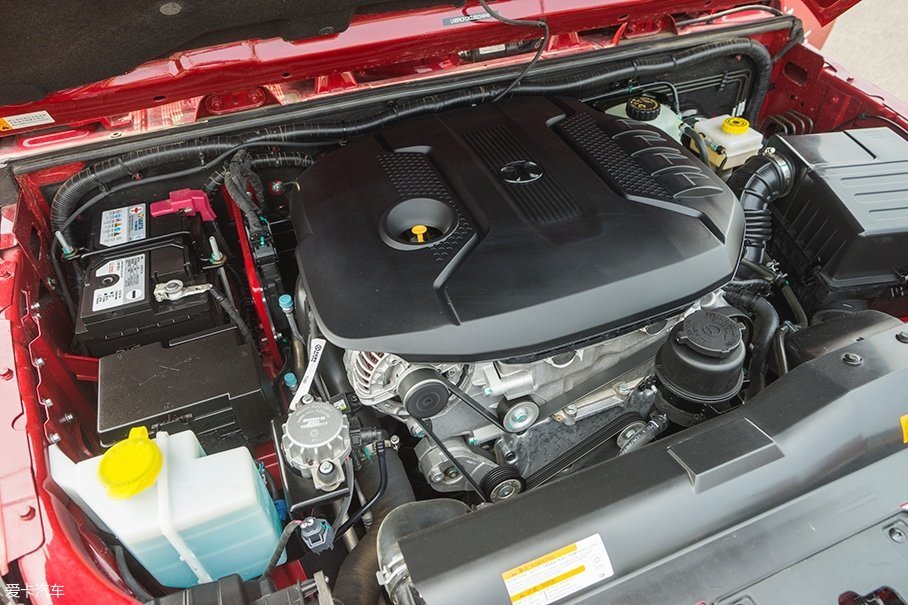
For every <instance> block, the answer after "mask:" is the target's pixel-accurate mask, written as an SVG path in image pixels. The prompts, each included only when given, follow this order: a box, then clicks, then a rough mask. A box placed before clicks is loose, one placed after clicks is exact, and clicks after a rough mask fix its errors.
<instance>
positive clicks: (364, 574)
mask: <svg viewBox="0 0 908 605" xmlns="http://www.w3.org/2000/svg"><path fill="white" fill-rule="evenodd" d="M385 464H386V472H387V485H386V487H385V493H384V495H383V496H382V497H381V498H379V499H378V500H377V501H376V502H375V504H374V505H373V506H372V509H371V510H372V526H371V528H370V529H369V530H368V531H367V532H366V533H365V535H364V536H363V537H362V539H360V541H359V544H357V545H356V548H354V549H353V550H352V551H351V552H350V554H349V555H347V558H346V559H344V563H343V565H341V568H340V571H339V572H338V574H337V580H336V581H335V583H334V586H333V588H334V594H333V596H334V599H335V602H338V601H339V602H340V603H342V604H343V605H360V604H368V605H372V604H373V603H375V602H377V601H378V597H379V594H380V593H381V587H380V586H379V585H378V581H377V580H376V578H375V574H376V572H378V543H377V540H378V528H379V527H380V526H381V522H382V521H383V520H384V518H385V517H386V516H387V515H388V513H390V512H391V511H392V510H394V509H395V508H397V507H398V506H400V505H401V504H405V503H407V502H413V500H414V497H413V488H412V487H411V486H410V481H409V480H408V479H407V473H406V471H405V470H404V465H403V464H402V463H401V461H400V458H399V457H398V455H397V452H395V451H394V450H393V449H390V448H388V449H386V450H385ZM356 478H357V480H358V481H359V485H360V487H361V488H362V490H363V492H364V493H366V494H373V493H375V492H376V491H377V490H378V488H379V483H380V482H381V477H380V473H379V468H378V463H377V461H376V460H374V459H373V460H372V461H371V462H369V463H367V464H364V465H363V467H362V469H360V471H359V473H357V475H356Z"/></svg>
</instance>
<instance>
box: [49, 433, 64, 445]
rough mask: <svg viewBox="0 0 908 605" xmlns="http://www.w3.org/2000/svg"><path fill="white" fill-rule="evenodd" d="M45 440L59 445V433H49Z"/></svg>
mask: <svg viewBox="0 0 908 605" xmlns="http://www.w3.org/2000/svg"><path fill="white" fill-rule="evenodd" d="M47 438H48V439H50V442H51V443H60V440H61V439H62V437H60V433H51V434H50V435H48V436H47Z"/></svg>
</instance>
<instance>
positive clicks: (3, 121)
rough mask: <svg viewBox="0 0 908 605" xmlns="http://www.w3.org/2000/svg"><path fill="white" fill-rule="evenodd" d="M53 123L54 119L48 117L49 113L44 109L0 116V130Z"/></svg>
mask: <svg viewBox="0 0 908 605" xmlns="http://www.w3.org/2000/svg"><path fill="white" fill-rule="evenodd" d="M53 123H54V119H53V118H52V117H50V114H49V113H47V112H46V111H32V112H30V113H20V114H16V115H14V116H3V117H2V118H0V131H4V130H14V129H16V128H28V127H29V126H41V125H42V124H53Z"/></svg>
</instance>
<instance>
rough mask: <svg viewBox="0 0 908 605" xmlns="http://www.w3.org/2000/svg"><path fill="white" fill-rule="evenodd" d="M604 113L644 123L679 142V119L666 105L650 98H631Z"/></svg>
mask: <svg viewBox="0 0 908 605" xmlns="http://www.w3.org/2000/svg"><path fill="white" fill-rule="evenodd" d="M605 113H607V114H609V115H613V116H620V117H622V118H631V119H633V120H637V121H638V122H645V123H647V124H649V125H650V126H655V127H656V128H658V129H659V130H661V131H663V132H664V133H665V134H667V135H668V136H670V137H671V138H673V139H675V140H676V141H680V140H681V118H680V117H678V114H676V113H675V112H674V111H672V110H671V108H669V106H668V105H663V104H662V103H659V101H657V100H656V99H653V98H652V97H631V98H630V99H628V100H627V102H626V103H622V104H621V105H616V106H614V107H610V108H608V109H607V110H606V112H605Z"/></svg>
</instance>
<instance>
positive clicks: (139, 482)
mask: <svg viewBox="0 0 908 605" xmlns="http://www.w3.org/2000/svg"><path fill="white" fill-rule="evenodd" d="M163 462H164V457H163V456H162V455H161V449H160V448H159V447H158V445H157V444H156V443H155V442H154V441H152V440H151V438H150V437H149V436H148V429H147V428H145V427H144V426H137V427H133V428H132V429H130V431H129V437H127V438H126V439H124V440H123V441H120V442H118V443H116V444H114V446H113V447H111V448H110V449H109V450H107V451H106V452H104V455H103V456H101V462H100V464H98V479H99V480H100V481H101V484H102V485H104V487H106V488H107V495H108V496H110V497H111V498H114V499H117V500H122V499H125V498H131V497H132V496H135V495H136V494H139V493H141V492H143V491H145V490H146V489H148V488H149V487H151V486H152V485H154V482H155V480H156V479H157V478H158V474H159V473H160V472H161V466H162V465H163Z"/></svg>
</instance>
